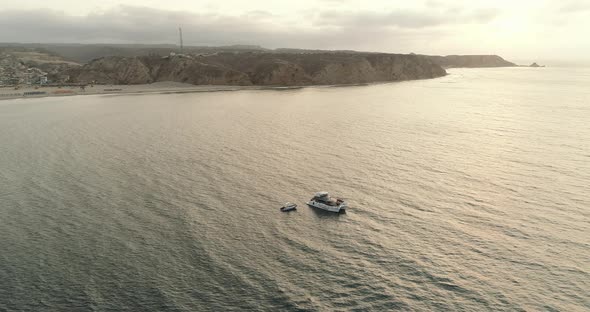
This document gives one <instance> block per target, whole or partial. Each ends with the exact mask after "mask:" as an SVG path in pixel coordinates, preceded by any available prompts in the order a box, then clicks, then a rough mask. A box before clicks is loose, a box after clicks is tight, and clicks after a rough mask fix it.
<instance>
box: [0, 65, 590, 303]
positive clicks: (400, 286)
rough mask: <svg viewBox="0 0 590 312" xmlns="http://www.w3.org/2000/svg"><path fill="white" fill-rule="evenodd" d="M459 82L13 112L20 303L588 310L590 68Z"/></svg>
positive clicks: (7, 235)
mask: <svg viewBox="0 0 590 312" xmlns="http://www.w3.org/2000/svg"><path fill="white" fill-rule="evenodd" d="M449 72H450V75H449V76H447V77H444V78H439V79H433V80H421V81H411V82H402V83H391V84H381V85H371V86H359V87H338V88H335V87H332V88H329V87H318V88H304V89H297V90H286V91H274V90H264V91H237V92H215V93H191V94H157V95H154V94H152V95H120V96H75V97H63V98H41V99H27V100H8V101H1V102H0V310H1V311H148V310H150V311H238V310H262V311H334V310H342V311H352V310H355V311H356V310H358V311H365V310H374V311H383V310H396V309H399V310H416V311H430V310H440V311H447V310H463V311H475V310H510V311H513V310H516V311H540V310H548V311H557V310H559V311H588V310H590V297H589V296H590V295H589V294H590V70H589V69H560V68H539V69H532V68H501V69H454V70H450V71H449ZM321 190H326V191H329V192H331V193H332V194H333V195H335V196H341V197H345V198H348V201H349V204H350V208H349V210H348V212H347V213H346V214H340V215H336V214H329V213H322V212H321V211H317V210H315V209H314V208H310V207H307V206H305V204H304V202H305V201H306V200H308V199H309V198H310V196H311V195H312V194H313V193H314V192H316V191H321ZM286 201H292V202H295V203H297V204H299V208H298V210H297V211H295V212H291V213H281V212H279V210H278V208H279V207H280V206H281V205H282V204H283V203H284V202H286Z"/></svg>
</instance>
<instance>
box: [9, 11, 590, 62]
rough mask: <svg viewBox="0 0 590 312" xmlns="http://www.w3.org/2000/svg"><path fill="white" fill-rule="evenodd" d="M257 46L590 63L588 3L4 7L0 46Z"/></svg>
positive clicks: (589, 12)
mask: <svg viewBox="0 0 590 312" xmlns="http://www.w3.org/2000/svg"><path fill="white" fill-rule="evenodd" d="M178 26H182V29H183V34H184V42H185V45H231V44H251V45H260V46H263V47H266V48H307V49H345V50H359V51H378V52H393V53H410V52H414V53H419V54H433V55H434V54H436V55H448V54H498V55H501V56H503V57H504V58H506V59H508V60H511V61H521V60H522V61H537V60H539V61H542V60H557V61H567V62H572V63H575V62H582V63H590V0H493V1H491V0H470V1H466V0H446V1H443V0H415V1H408V0H404V1H398V0H361V1H358V0H296V1H295V0H291V1H281V0H275V1H261V0H249V1H238V0H217V1H210V0H203V1H199V0H166V1H161V0H159V1H156V0H126V1H119V0H101V1H92V0H88V1H79V0H75V1H70V0H51V1H38V0H19V1H16V0H0V42H28V43H30V42H34V43H144V44H152V43H171V44H177V43H178V34H177V32H178Z"/></svg>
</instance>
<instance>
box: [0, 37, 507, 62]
mask: <svg viewBox="0 0 590 312" xmlns="http://www.w3.org/2000/svg"><path fill="white" fill-rule="evenodd" d="M3 47H4V48H6V47H20V48H28V49H40V50H42V51H45V52H47V53H51V54H54V55H59V56H61V57H63V58H64V59H65V60H69V61H73V62H77V63H88V62H90V61H92V60H94V59H97V58H101V57H107V56H124V57H130V56H145V55H150V54H153V55H160V56H166V55H169V54H170V52H177V53H178V52H179V47H178V46H177V45H174V44H43V43H0V49H2V48H3ZM223 52H261V53H278V54H322V53H345V54H364V55H367V54H383V53H378V52H359V51H352V50H335V51H328V50H316V49H294V48H277V49H266V48H263V47H261V46H257V45H229V46H218V47H213V46H185V47H184V50H183V53H186V54H204V53H205V54H207V53H223ZM422 56H425V57H429V58H431V60H432V61H433V62H435V63H436V64H438V65H440V66H442V67H444V68H452V67H510V66H516V65H515V64H514V63H511V62H508V61H506V60H504V59H503V58H501V57H500V56H497V55H447V56H436V55H434V56H433V55H422Z"/></svg>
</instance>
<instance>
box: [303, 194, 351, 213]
mask: <svg viewBox="0 0 590 312" xmlns="http://www.w3.org/2000/svg"><path fill="white" fill-rule="evenodd" d="M307 204H308V205H310V206H312V207H315V208H318V209H322V210H326V211H330V212H340V211H344V210H345V209H346V208H347V207H348V204H347V203H346V201H344V200H343V199H340V198H331V197H330V195H329V194H328V192H317V193H315V195H314V196H313V198H312V199H310V200H309V201H308V202H307Z"/></svg>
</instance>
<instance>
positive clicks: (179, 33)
mask: <svg viewBox="0 0 590 312" xmlns="http://www.w3.org/2000/svg"><path fill="white" fill-rule="evenodd" d="M178 35H179V36H180V53H181V54H182V49H183V48H184V47H183V44H182V27H178Z"/></svg>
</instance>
